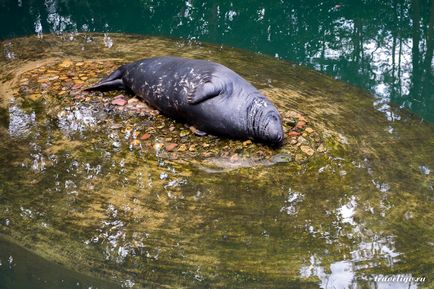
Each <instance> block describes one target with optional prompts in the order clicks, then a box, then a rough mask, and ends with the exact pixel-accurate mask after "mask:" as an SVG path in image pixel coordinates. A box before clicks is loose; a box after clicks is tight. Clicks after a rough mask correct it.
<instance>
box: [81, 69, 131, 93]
mask: <svg viewBox="0 0 434 289" xmlns="http://www.w3.org/2000/svg"><path fill="white" fill-rule="evenodd" d="M124 72H125V66H124V65H122V66H121V67H119V68H118V69H116V70H115V71H113V72H112V73H111V74H110V75H109V76H107V77H106V78H103V79H102V80H101V81H100V82H98V83H97V84H95V85H93V86H91V87H88V88H85V89H84V91H93V90H96V91H110V90H123V89H126V86H125V84H124V81H123V80H122V76H123V75H124Z"/></svg>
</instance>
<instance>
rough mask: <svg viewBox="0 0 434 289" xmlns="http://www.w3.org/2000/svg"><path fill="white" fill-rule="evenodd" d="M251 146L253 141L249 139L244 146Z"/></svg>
mask: <svg viewBox="0 0 434 289" xmlns="http://www.w3.org/2000/svg"><path fill="white" fill-rule="evenodd" d="M251 144H252V141H251V140H249V139H248V140H246V141H244V142H243V146H245V147H246V146H248V145H251Z"/></svg>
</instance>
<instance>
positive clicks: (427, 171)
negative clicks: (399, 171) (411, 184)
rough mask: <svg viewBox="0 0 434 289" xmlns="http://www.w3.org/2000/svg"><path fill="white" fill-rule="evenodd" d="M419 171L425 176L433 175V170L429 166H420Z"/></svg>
mask: <svg viewBox="0 0 434 289" xmlns="http://www.w3.org/2000/svg"><path fill="white" fill-rule="evenodd" d="M419 170H420V172H421V173H422V174H423V175H425V176H428V175H429V174H430V173H431V170H430V169H429V168H428V167H427V166H424V165H422V166H419Z"/></svg>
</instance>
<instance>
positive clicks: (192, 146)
mask: <svg viewBox="0 0 434 289" xmlns="http://www.w3.org/2000/svg"><path fill="white" fill-rule="evenodd" d="M188 150H189V151H191V152H195V151H196V145H195V144H193V145H191V146H190V147H189V148H188Z"/></svg>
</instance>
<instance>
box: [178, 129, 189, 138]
mask: <svg viewBox="0 0 434 289" xmlns="http://www.w3.org/2000/svg"><path fill="white" fill-rule="evenodd" d="M189 134H190V132H189V131H188V130H181V132H180V133H179V136H180V137H186V136H188V135H189Z"/></svg>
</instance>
